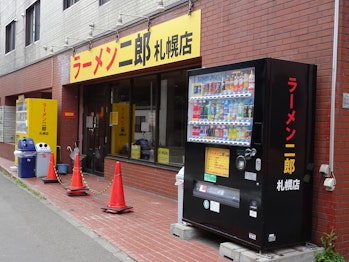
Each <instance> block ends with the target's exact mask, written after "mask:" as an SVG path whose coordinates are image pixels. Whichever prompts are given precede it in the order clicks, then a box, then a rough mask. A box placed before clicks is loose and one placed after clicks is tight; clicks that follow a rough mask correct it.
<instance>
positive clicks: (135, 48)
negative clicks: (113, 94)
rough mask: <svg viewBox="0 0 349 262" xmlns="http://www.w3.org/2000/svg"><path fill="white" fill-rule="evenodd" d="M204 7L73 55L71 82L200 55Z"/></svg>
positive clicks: (71, 59) (71, 60)
mask: <svg viewBox="0 0 349 262" xmlns="http://www.w3.org/2000/svg"><path fill="white" fill-rule="evenodd" d="M200 31H201V10H198V11H195V12H192V13H191V15H183V16H180V17H177V18H175V19H172V20H170V21H167V22H165V23H162V24H159V25H155V26H152V27H151V28H150V30H149V31H148V30H143V31H139V32H137V33H134V34H131V35H128V36H125V37H122V38H120V39H119V40H118V41H112V42H109V43H106V44H103V45H100V46H97V47H94V48H91V49H90V50H87V51H84V52H81V53H78V54H75V55H74V56H71V58H70V82H71V83H75V82H80V81H85V80H89V79H94V78H99V77H104V76H110V75H115V74H120V73H124V72H130V71H134V70H139V69H143V68H148V67H153V66H159V65H164V64H168V63H173V62H178V61H183V60H187V59H191V58H195V57H199V56H200V38H201V36H200Z"/></svg>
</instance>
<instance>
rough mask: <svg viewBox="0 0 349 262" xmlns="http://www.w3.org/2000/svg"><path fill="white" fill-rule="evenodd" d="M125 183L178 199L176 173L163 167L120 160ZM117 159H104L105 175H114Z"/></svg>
mask: <svg viewBox="0 0 349 262" xmlns="http://www.w3.org/2000/svg"><path fill="white" fill-rule="evenodd" d="M119 162H120V166H121V173H122V181H123V184H124V185H127V186H132V187H136V188H139V189H142V190H146V191H149V192H152V193H156V194H159V195H161V196H165V197H169V198H173V199H177V190H178V189H177V186H175V182H176V174H177V172H178V171H169V170H166V169H162V168H155V167H150V166H143V165H137V164H135V163H130V162H124V161H122V160H119ZM115 164H116V160H115V159H111V158H106V159H105V160H104V177H105V178H107V179H109V180H111V179H112V178H113V177H114V174H115V173H114V172H115Z"/></svg>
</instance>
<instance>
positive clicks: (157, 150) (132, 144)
mask: <svg viewBox="0 0 349 262" xmlns="http://www.w3.org/2000/svg"><path fill="white" fill-rule="evenodd" d="M186 82H187V78H186V70H177V71H173V72H168V73H163V74H159V75H149V76H144V77H139V78H134V79H132V80H131V79H127V80H121V81H116V82H113V83H112V90H111V93H112V95H111V101H112V105H111V112H110V116H109V120H110V123H109V126H110V127H111V139H110V141H111V150H110V153H111V154H112V155H118V156H124V157H128V158H131V159H139V160H142V161H149V162H154V163H155V162H156V163H159V164H164V165H183V163H184V145H185V139H186V135H185V132H186V118H187V91H186V90H187V89H186Z"/></svg>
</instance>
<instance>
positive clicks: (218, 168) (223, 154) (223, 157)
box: [205, 147, 230, 177]
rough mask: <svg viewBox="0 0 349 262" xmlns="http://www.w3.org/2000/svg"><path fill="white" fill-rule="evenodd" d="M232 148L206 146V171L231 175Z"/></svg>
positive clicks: (219, 174)
mask: <svg viewBox="0 0 349 262" xmlns="http://www.w3.org/2000/svg"><path fill="white" fill-rule="evenodd" d="M229 160H230V150H229V149H222V148H213V147H208V148H206V157H205V173H207V174H211V175H217V176H223V177H229Z"/></svg>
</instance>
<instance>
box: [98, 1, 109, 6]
mask: <svg viewBox="0 0 349 262" xmlns="http://www.w3.org/2000/svg"><path fill="white" fill-rule="evenodd" d="M109 1H110V0H99V5H104V4H105V3H107V2H109Z"/></svg>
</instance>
